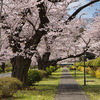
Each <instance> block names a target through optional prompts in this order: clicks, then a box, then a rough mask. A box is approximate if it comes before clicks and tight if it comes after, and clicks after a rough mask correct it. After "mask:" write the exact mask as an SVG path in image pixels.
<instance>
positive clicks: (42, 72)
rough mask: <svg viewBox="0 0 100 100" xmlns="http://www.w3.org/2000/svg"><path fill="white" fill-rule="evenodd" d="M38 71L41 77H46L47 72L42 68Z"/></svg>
mask: <svg viewBox="0 0 100 100" xmlns="http://www.w3.org/2000/svg"><path fill="white" fill-rule="evenodd" d="M38 71H39V73H40V74H41V77H42V78H44V77H48V74H47V72H46V71H44V70H38Z"/></svg>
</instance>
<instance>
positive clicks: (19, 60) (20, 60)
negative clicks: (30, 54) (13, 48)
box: [11, 56, 31, 85]
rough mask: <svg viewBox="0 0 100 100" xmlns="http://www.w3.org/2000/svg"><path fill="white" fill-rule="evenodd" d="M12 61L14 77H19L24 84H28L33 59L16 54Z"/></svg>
mask: <svg viewBox="0 0 100 100" xmlns="http://www.w3.org/2000/svg"><path fill="white" fill-rule="evenodd" d="M11 63H12V66H13V68H12V77H15V78H18V79H19V80H20V81H21V82H23V85H27V75H28V70H29V66H30V64H31V59H28V58H26V59H24V57H22V56H16V57H14V58H12V59H11Z"/></svg>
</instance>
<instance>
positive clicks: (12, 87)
mask: <svg viewBox="0 0 100 100" xmlns="http://www.w3.org/2000/svg"><path fill="white" fill-rule="evenodd" d="M21 86H22V82H21V81H20V80H18V79H16V78H13V77H2V78H0V97H10V96H12V95H13V94H14V93H15V92H16V91H17V90H18V89H20V88H21Z"/></svg>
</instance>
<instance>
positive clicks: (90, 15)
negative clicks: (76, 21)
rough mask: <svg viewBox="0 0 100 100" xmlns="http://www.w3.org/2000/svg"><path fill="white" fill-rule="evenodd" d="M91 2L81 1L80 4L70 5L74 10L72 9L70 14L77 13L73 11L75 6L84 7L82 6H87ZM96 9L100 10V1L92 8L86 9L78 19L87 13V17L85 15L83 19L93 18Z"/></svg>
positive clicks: (87, 0)
mask: <svg viewBox="0 0 100 100" xmlns="http://www.w3.org/2000/svg"><path fill="white" fill-rule="evenodd" d="M89 1H90V0H79V2H76V3H72V4H70V5H69V8H72V9H71V10H70V11H69V14H72V13H73V12H74V11H75V10H74V9H73V7H74V6H76V5H81V6H82V5H84V4H86V3H88V2H89ZM96 9H99V10H100V1H99V2H97V3H95V4H94V5H92V6H89V7H86V8H85V9H83V10H82V11H81V12H80V13H79V14H78V15H77V16H76V17H79V16H80V15H81V14H83V13H85V15H83V16H82V17H84V18H92V17H93V14H94V12H95V11H96Z"/></svg>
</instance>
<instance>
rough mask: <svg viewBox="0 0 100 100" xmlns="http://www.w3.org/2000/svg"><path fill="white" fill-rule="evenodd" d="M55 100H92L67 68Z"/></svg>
mask: <svg viewBox="0 0 100 100" xmlns="http://www.w3.org/2000/svg"><path fill="white" fill-rule="evenodd" d="M55 100H90V99H89V98H88V96H87V95H86V94H85V92H84V91H83V90H82V89H81V87H80V86H79V85H78V83H77V82H76V81H75V79H74V78H73V77H72V75H70V73H69V72H68V71H67V69H66V68H63V72H62V75H61V79H60V83H59V86H58V90H57V93H56V96H55Z"/></svg>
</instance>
